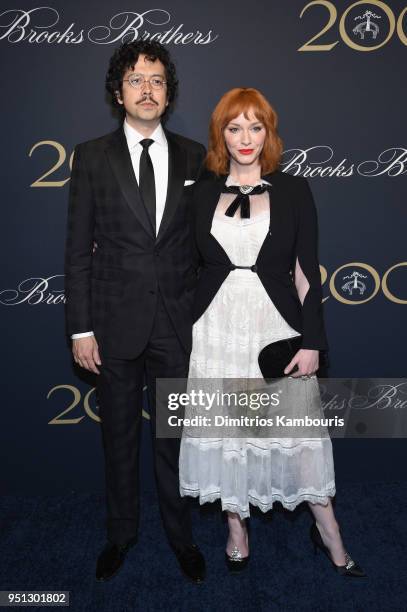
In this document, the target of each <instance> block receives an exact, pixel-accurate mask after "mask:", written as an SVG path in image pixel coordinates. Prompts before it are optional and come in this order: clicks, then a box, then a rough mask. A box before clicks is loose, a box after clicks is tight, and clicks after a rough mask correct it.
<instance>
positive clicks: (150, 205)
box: [139, 138, 156, 234]
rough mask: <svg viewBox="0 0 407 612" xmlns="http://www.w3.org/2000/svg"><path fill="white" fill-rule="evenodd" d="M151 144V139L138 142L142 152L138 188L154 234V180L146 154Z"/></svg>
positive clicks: (151, 167)
mask: <svg viewBox="0 0 407 612" xmlns="http://www.w3.org/2000/svg"><path fill="white" fill-rule="evenodd" d="M153 142H154V140H151V138H144V140H140V144H141V146H142V147H143V151H142V153H141V157H140V176H139V187H140V193H141V197H142V198H143V202H144V206H145V207H146V209H147V212H148V214H149V217H150V221H151V224H152V226H153V229H154V234H155V232H156V230H155V179H154V168H153V162H152V161H151V157H150V154H149V152H148V147H149V146H150V145H151V144H152V143H153Z"/></svg>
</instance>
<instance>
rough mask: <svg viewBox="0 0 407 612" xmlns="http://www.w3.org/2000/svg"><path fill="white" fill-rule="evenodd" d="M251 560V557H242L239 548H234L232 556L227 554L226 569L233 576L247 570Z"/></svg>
mask: <svg viewBox="0 0 407 612" xmlns="http://www.w3.org/2000/svg"><path fill="white" fill-rule="evenodd" d="M249 559H250V555H247V557H242V553H241V552H240V550H239V548H238V547H237V546H234V547H233V550H232V554H231V555H228V553H227V552H225V561H226V567H227V568H228V570H229V571H230V572H231V573H232V574H236V573H238V572H241V571H242V570H244V569H246V567H247V564H248V563H249Z"/></svg>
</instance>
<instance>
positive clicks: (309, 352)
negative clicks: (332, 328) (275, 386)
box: [284, 349, 319, 378]
mask: <svg viewBox="0 0 407 612" xmlns="http://www.w3.org/2000/svg"><path fill="white" fill-rule="evenodd" d="M296 364H297V365H298V370H297V371H296V372H294V373H293V374H290V372H291V370H292V369H293V367H294V366H295V365H296ZM318 368H319V351H315V350H313V349H300V350H299V351H298V352H297V353H296V354H295V355H294V357H293V358H292V359H291V361H290V363H289V364H288V365H287V367H286V368H285V370H284V374H290V376H292V377H293V378H299V377H300V376H311V375H312V374H315V372H316V371H317V370H318Z"/></svg>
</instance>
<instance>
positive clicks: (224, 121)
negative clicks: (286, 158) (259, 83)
mask: <svg viewBox="0 0 407 612" xmlns="http://www.w3.org/2000/svg"><path fill="white" fill-rule="evenodd" d="M251 110H252V111H253V113H254V115H255V116H256V119H257V120H258V121H260V122H261V123H262V124H263V125H264V127H265V128H266V139H265V141H264V146H263V149H262V152H261V154H260V164H261V173H262V175H263V176H264V175H265V174H269V173H270V172H273V171H274V170H276V168H277V167H278V165H279V163H280V159H281V155H282V152H283V142H282V140H281V138H280V136H279V135H278V133H277V123H278V117H277V113H276V111H275V110H274V108H273V107H272V106H271V104H269V102H268V101H267V100H266V98H265V97H264V96H263V94H262V93H260V91H259V90H258V89H254V88H252V87H236V88H235V89H231V90H230V91H228V92H226V93H225V94H224V95H223V96H222V97H221V99H220V100H219V102H218V104H217V105H216V108H215V110H214V111H213V113H212V116H211V120H210V124H209V145H208V154H207V156H206V160H205V164H206V167H207V168H208V170H212V172H215V174H218V175H219V174H228V172H229V162H230V155H229V152H228V150H227V148H226V144H225V138H224V135H223V131H224V129H225V128H226V126H227V125H228V123H229V122H230V121H231V120H232V119H235V118H236V117H238V116H239V115H240V114H241V113H243V114H244V116H245V117H246V119H248V113H249V112H250V111H251Z"/></svg>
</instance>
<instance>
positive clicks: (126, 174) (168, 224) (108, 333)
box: [65, 127, 205, 359]
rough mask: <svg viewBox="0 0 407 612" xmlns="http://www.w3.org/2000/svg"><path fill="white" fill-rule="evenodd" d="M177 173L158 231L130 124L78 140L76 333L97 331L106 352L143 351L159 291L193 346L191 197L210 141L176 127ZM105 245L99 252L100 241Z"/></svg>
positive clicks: (71, 277) (71, 239) (69, 286)
mask: <svg viewBox="0 0 407 612" xmlns="http://www.w3.org/2000/svg"><path fill="white" fill-rule="evenodd" d="M165 134H166V137H167V141H168V154H169V177H168V178H169V180H168V191H167V200H166V204H165V209H164V215H163V218H162V222H161V225H160V228H159V233H158V236H157V237H156V236H155V235H154V232H153V228H152V226H151V224H150V220H149V216H148V213H147V211H146V209H145V207H144V205H143V202H142V200H141V197H140V193H139V189H138V185H137V181H136V177H135V175H134V171H133V167H132V163H131V158H130V154H129V150H128V147H127V142H126V137H125V134H124V130H123V127H120V128H119V129H118V130H117V131H115V132H114V133H112V134H108V135H107V136H103V137H102V138H98V139H96V140H91V141H89V142H85V143H83V144H80V145H78V146H77V147H76V148H75V156H74V162H73V168H72V174H71V183H70V197H69V210H68V231H67V243H66V257H65V275H66V278H65V292H66V320H67V333H68V334H69V335H71V334H74V333H80V332H85V331H91V330H92V331H94V333H95V336H96V339H97V341H98V343H99V345H100V348H101V351H102V354H108V355H111V356H115V357H118V358H123V359H127V358H132V357H136V356H137V355H138V354H140V352H141V351H142V350H143V349H144V347H145V346H146V344H147V342H148V338H149V335H150V332H151V329H152V325H153V319H154V314H155V304H156V300H157V293H158V291H159V292H160V293H161V295H162V297H163V300H164V303H165V306H166V308H167V311H168V314H169V316H170V318H171V320H172V322H173V324H174V327H175V329H176V332H177V334H178V336H179V339H180V341H181V343H182V345H183V347H184V349H185V350H186V351H187V352H189V351H190V349H191V340H192V338H191V328H192V319H191V309H192V299H193V290H194V286H195V279H196V276H195V273H194V269H193V266H192V262H191V242H190V222H189V219H190V210H189V206H190V201H191V193H192V190H193V186H187V187H184V181H185V180H187V179H188V180H194V179H196V178H197V176H198V172H199V170H200V167H201V165H202V161H203V158H204V155H205V148H204V147H203V145H201V144H199V143H197V142H194V141H193V140H189V139H187V138H184V137H182V136H179V135H177V134H173V133H171V132H169V131H166V132H165ZM94 241H95V242H96V243H97V245H98V247H97V249H96V251H95V253H92V250H93V242H94Z"/></svg>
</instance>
